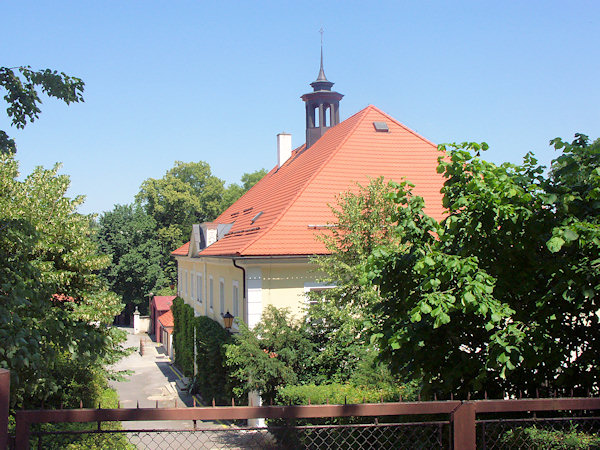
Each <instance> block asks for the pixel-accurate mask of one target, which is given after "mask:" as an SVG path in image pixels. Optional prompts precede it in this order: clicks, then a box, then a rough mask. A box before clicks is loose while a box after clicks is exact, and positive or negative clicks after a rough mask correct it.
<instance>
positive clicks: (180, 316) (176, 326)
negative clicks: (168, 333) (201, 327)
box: [171, 297, 194, 376]
mask: <svg viewBox="0 0 600 450" xmlns="http://www.w3.org/2000/svg"><path fill="white" fill-rule="evenodd" d="M171 311H172V312H173V322H174V323H173V349H174V350H175V364H177V365H178V366H179V367H180V368H181V370H182V371H183V373H184V374H185V375H186V376H191V375H192V374H193V373H194V328H193V321H194V310H193V309H192V307H191V306H190V305H186V304H185V302H184V301H183V299H181V298H179V297H177V298H176V299H175V300H173V304H172V305H171Z"/></svg>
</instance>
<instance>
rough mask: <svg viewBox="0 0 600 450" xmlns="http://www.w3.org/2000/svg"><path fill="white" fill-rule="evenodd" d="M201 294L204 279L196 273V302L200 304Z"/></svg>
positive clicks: (200, 274)
mask: <svg viewBox="0 0 600 450" xmlns="http://www.w3.org/2000/svg"><path fill="white" fill-rule="evenodd" d="M203 292H204V277H203V276H202V273H200V272H198V273H196V300H197V301H198V303H200V304H202V301H203V300H204V299H203V295H202V294H203Z"/></svg>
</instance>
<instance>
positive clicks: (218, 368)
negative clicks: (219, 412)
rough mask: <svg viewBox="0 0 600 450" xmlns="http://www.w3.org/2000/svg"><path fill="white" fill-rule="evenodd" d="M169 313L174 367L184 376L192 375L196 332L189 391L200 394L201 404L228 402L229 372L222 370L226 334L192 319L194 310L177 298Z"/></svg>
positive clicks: (200, 319)
mask: <svg viewBox="0 0 600 450" xmlns="http://www.w3.org/2000/svg"><path fill="white" fill-rule="evenodd" d="M171 311H172V312H173V319H174V326H173V348H174V350H175V364H176V365H177V366H178V367H179V368H181V370H182V371H183V373H184V374H185V375H186V376H189V377H192V376H193V375H194V328H196V343H195V344H196V368H197V373H196V376H195V377H194V379H193V380H192V383H191V385H190V391H191V392H193V393H197V394H200V396H201V397H202V399H203V400H204V401H205V402H212V400H213V399H214V400H215V402H216V403H217V404H220V405H221V404H222V405H224V404H227V403H229V402H231V397H232V395H233V394H232V391H231V386H230V384H229V370H228V368H227V367H226V366H225V364H224V363H225V344H228V343H230V342H231V341H232V338H231V335H230V333H229V332H228V331H227V330H225V329H224V328H223V327H222V326H221V325H220V324H219V323H218V322H215V321H214V320H212V319H210V318H208V317H205V316H200V317H194V309H193V308H192V307H191V306H189V305H187V304H185V303H184V301H183V300H182V299H181V298H179V297H177V298H176V299H175V300H173V305H172V306H171Z"/></svg>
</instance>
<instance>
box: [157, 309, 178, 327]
mask: <svg viewBox="0 0 600 450" xmlns="http://www.w3.org/2000/svg"><path fill="white" fill-rule="evenodd" d="M158 321H159V322H160V323H161V325H162V326H163V327H173V326H175V322H174V319H173V313H172V312H171V310H168V311H167V312H166V313H164V314H163V315H162V316H159V317H158Z"/></svg>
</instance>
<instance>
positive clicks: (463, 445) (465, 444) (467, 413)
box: [452, 402, 477, 450]
mask: <svg viewBox="0 0 600 450" xmlns="http://www.w3.org/2000/svg"><path fill="white" fill-rule="evenodd" d="M452 431H453V435H454V448H455V449H456V450H475V447H476V441H477V433H476V429H475V403H473V402H463V403H461V404H460V406H459V407H458V408H456V409H455V410H454V412H453V413H452Z"/></svg>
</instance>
